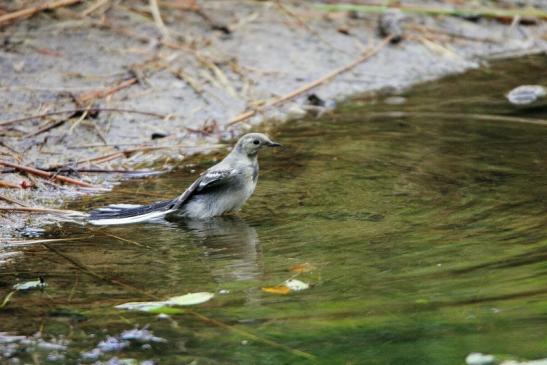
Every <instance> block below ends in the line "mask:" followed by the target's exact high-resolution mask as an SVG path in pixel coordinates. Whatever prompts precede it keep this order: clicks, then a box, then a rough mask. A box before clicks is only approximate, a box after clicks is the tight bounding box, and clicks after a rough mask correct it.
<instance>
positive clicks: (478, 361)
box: [465, 352, 495, 365]
mask: <svg viewBox="0 0 547 365" xmlns="http://www.w3.org/2000/svg"><path fill="white" fill-rule="evenodd" d="M494 361H495V357H494V355H487V354H481V353H480V352H472V353H470V354H469V355H467V357H466V358H465V363H466V364H467V365H490V364H493V363H494Z"/></svg>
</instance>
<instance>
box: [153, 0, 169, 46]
mask: <svg viewBox="0 0 547 365" xmlns="http://www.w3.org/2000/svg"><path fill="white" fill-rule="evenodd" d="M149 4H150V12H151V13H152V17H153V18H154V23H156V27H158V29H159V31H160V32H161V35H162V36H163V37H164V38H169V29H167V27H166V26H165V23H164V22H163V19H162V18H161V13H160V8H159V6H158V2H157V1H156V0H149Z"/></svg>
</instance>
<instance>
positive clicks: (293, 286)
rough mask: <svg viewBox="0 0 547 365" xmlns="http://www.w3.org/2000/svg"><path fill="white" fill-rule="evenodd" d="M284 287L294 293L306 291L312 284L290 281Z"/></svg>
mask: <svg viewBox="0 0 547 365" xmlns="http://www.w3.org/2000/svg"><path fill="white" fill-rule="evenodd" d="M284 285H285V286H286V287H287V288H289V289H290V290H292V291H300V290H305V289H308V288H309V287H310V284H308V283H305V282H303V281H300V280H296V279H289V280H287V281H285V283H284Z"/></svg>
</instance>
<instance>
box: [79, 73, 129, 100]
mask: <svg viewBox="0 0 547 365" xmlns="http://www.w3.org/2000/svg"><path fill="white" fill-rule="evenodd" d="M137 82H139V80H138V79H137V78H136V77H132V78H130V79H128V80H125V81H122V82H120V83H119V84H117V85H114V86H110V87H107V88H104V89H99V90H93V91H88V92H86V93H83V94H80V95H78V96H76V97H75V99H76V102H77V103H78V105H85V104H88V103H89V102H91V101H94V100H97V99H103V98H106V97H107V96H110V95H113V94H115V93H117V92H118V91H120V90H123V89H125V88H128V87H129V86H131V85H133V84H136V83H137Z"/></svg>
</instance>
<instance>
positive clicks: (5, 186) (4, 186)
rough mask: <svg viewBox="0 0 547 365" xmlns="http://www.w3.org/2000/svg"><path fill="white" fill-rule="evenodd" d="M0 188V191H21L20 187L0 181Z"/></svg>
mask: <svg viewBox="0 0 547 365" xmlns="http://www.w3.org/2000/svg"><path fill="white" fill-rule="evenodd" d="M0 188H1V189H21V186H19V185H17V184H14V183H10V182H8V181H4V180H0Z"/></svg>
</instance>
